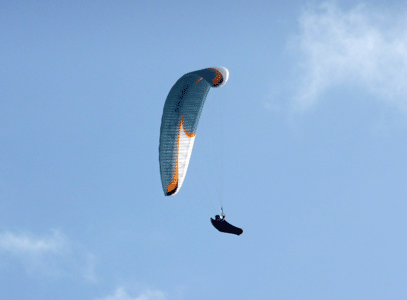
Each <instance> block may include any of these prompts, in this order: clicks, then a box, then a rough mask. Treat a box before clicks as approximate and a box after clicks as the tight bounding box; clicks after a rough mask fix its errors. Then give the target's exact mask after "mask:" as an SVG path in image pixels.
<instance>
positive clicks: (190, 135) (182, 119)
mask: <svg viewBox="0 0 407 300" xmlns="http://www.w3.org/2000/svg"><path fill="white" fill-rule="evenodd" d="M181 125H182V129H184V132H185V134H186V135H187V136H188V137H190V138H192V137H194V136H196V132H194V133H188V132H187V130H186V129H185V126H184V116H181ZM178 140H179V139H178Z"/></svg>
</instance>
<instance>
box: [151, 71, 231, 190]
mask: <svg viewBox="0 0 407 300" xmlns="http://www.w3.org/2000/svg"><path fill="white" fill-rule="evenodd" d="M228 78H229V71H228V70H227V69H226V68H223V67H216V68H207V69H202V70H198V71H194V72H190V73H187V74H185V75H184V76H182V77H181V78H180V79H178V81H177V82H176V83H175V84H174V86H173V87H172V88H171V90H170V92H169V94H168V96H167V99H166V101H165V104H164V109H163V115H162V118H161V129H160V145H159V161H160V173H161V183H162V187H163V191H164V195H166V196H174V195H176V194H177V193H178V192H179V190H180V189H181V186H182V184H183V182H184V180H185V176H186V173H187V169H188V165H189V160H190V158H191V153H192V148H193V146H194V141H195V136H196V129H197V127H198V122H199V117H200V116H201V113H202V109H203V106H204V103H205V100H206V96H207V95H208V92H209V89H210V88H211V87H214V88H217V87H222V86H223V85H224V84H225V83H226V81H227V80H228Z"/></svg>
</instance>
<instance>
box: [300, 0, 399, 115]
mask: <svg viewBox="0 0 407 300" xmlns="http://www.w3.org/2000/svg"><path fill="white" fill-rule="evenodd" d="M292 46H294V47H295V48H296V49H298V50H299V51H300V53H301V56H300V57H301V64H300V66H299V68H298V70H297V72H298V74H301V75H299V85H298V90H297V92H296V95H295V97H294V102H295V107H296V108H300V109H306V108H309V107H310V106H312V105H314V104H315V103H316V102H317V101H318V100H319V99H320V98H322V97H321V96H322V95H323V94H324V93H325V92H327V91H329V89H331V88H338V87H339V88H349V87H352V86H358V87H361V88H363V89H365V90H366V91H367V92H368V93H370V94H371V95H372V96H373V97H372V98H376V99H381V100H383V101H385V102H386V103H387V104H390V105H392V106H394V107H397V108H399V109H401V110H402V111H406V110H407V84H406V82H407V14H406V13H402V12H399V13H394V12H393V13H388V14H387V13H386V12H379V11H374V10H373V9H372V8H369V7H368V6H367V5H358V6H356V7H355V8H353V9H351V10H349V11H343V10H341V9H340V8H338V6H337V5H336V4H335V3H334V2H325V3H323V4H321V5H319V6H317V7H315V6H313V7H311V8H308V9H307V10H305V11H304V12H303V14H302V15H301V18H300V34H299V35H298V36H297V37H296V38H295V39H294V40H293V41H292Z"/></svg>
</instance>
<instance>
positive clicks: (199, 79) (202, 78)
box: [195, 77, 203, 84]
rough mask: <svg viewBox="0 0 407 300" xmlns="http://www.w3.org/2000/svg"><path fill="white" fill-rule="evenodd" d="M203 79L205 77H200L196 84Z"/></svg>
mask: <svg viewBox="0 0 407 300" xmlns="http://www.w3.org/2000/svg"><path fill="white" fill-rule="evenodd" d="M202 79H203V78H202V77H201V78H199V79H198V80H197V81H196V82H195V84H197V83H198V82H200V81H201V80H202Z"/></svg>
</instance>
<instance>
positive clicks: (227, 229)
mask: <svg viewBox="0 0 407 300" xmlns="http://www.w3.org/2000/svg"><path fill="white" fill-rule="evenodd" d="M225 218H226V216H225V214H224V213H223V207H222V208H221V214H220V215H216V216H215V219H212V218H211V223H212V225H213V227H215V228H216V229H217V230H219V231H220V232H224V233H231V234H236V235H241V234H242V233H243V230H242V229H241V228H238V227H236V226H233V225H232V224H230V223H228V222H227V221H226V220H225Z"/></svg>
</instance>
